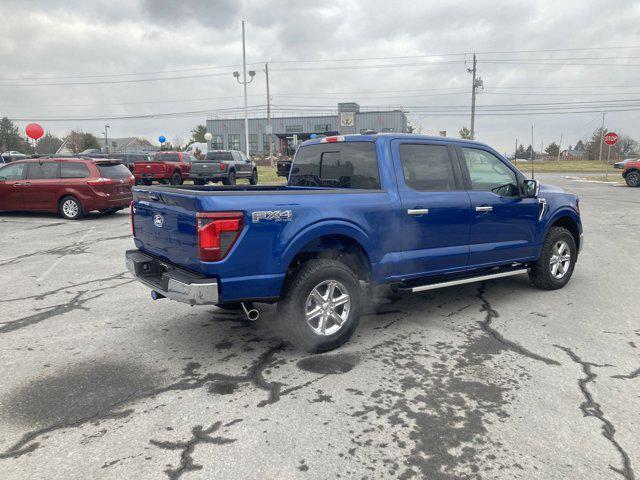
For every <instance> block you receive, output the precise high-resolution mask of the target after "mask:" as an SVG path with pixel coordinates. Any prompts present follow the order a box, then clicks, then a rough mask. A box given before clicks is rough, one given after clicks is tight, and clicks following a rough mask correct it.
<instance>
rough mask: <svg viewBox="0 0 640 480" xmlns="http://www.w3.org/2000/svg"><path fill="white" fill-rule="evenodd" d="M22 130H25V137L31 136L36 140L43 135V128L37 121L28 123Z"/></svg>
mask: <svg viewBox="0 0 640 480" xmlns="http://www.w3.org/2000/svg"><path fill="white" fill-rule="evenodd" d="M24 130H25V132H27V137H29V138H33V139H34V140H37V139H39V138H40V137H41V136H42V135H44V130H43V129H42V127H41V126H40V125H38V124H37V123H30V124H29V125H27V128H25V129H24Z"/></svg>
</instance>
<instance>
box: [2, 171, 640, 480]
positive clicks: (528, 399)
mask: <svg viewBox="0 0 640 480" xmlns="http://www.w3.org/2000/svg"><path fill="white" fill-rule="evenodd" d="M538 178H540V179H542V181H543V182H548V183H554V184H557V185H560V186H563V187H565V188H567V189H568V190H570V191H573V192H576V193H578V194H579V195H580V197H581V207H582V215H583V222H584V227H585V235H586V246H585V249H584V251H583V254H582V255H581V257H580V259H579V261H578V265H577V266H576V270H575V273H574V276H573V279H572V280H571V282H570V284H569V285H568V286H567V287H566V288H565V289H563V290H559V291H553V292H547V291H541V290H536V289H534V288H532V287H530V286H529V284H528V281H527V279H526V276H523V277H522V278H519V277H514V278H512V279H505V280H497V281H492V282H488V283H485V284H472V285H465V286H462V287H453V288H449V289H446V290H440V291H432V292H428V293H424V294H418V295H414V296H406V297H404V298H402V299H400V300H399V301H396V302H394V303H389V304H384V305H379V306H378V307H376V308H375V310H374V309H372V312H371V314H370V315H368V316H367V317H365V318H364V319H363V321H362V322H361V324H360V328H359V330H358V332H357V334H356V336H354V338H353V339H352V340H351V341H350V342H349V343H348V344H347V345H345V346H344V347H342V348H341V349H339V350H337V351H334V352H331V353H328V354H324V355H316V356H310V355H305V354H302V353H301V352H298V351H296V350H294V349H292V348H291V347H289V346H287V345H286V344H284V343H283V342H282V341H281V340H280V337H279V334H278V331H277V329H276V328H274V327H273V324H274V322H273V320H274V318H275V311H274V309H273V308H267V309H265V310H264V312H263V315H262V317H261V318H260V320H258V321H257V322H256V323H255V324H252V323H249V322H246V321H244V320H243V319H242V318H241V317H240V316H238V315H237V314H235V313H228V312H223V311H221V310H218V309H216V308H214V307H211V308H204V307H193V308H192V307H189V306H186V305H182V304H178V303H175V302H169V301H166V300H165V301H157V302H152V301H151V300H150V296H149V291H148V289H146V288H145V287H143V286H142V285H139V284H138V283H136V282H134V281H133V280H132V279H131V277H130V276H129V274H128V273H126V269H125V267H124V262H123V253H124V251H125V250H126V249H127V248H132V246H133V242H132V240H131V237H130V226H129V216H128V212H127V211H122V212H120V213H118V214H117V215H115V216H112V217H103V218H102V217H99V216H92V217H90V218H88V219H85V220H83V221H79V222H67V221H64V220H62V219H60V218H57V217H55V216H49V215H19V214H4V215H0V273H1V274H0V311H1V313H0V356H1V362H0V375H1V378H2V382H1V384H0V385H1V386H0V478H3V479H23V478H30V479H31V478H34V479H39V478H47V479H58V478H60V479H62V478H64V479H70V478H82V479H85V478H100V479H102V478H105V479H107V478H108V479H110V478H113V479H121V478H160V479H161V478H172V479H173V478H185V479H187V478H189V479H195V478H203V479H204V478H206V479H211V478H225V479H226V478H238V479H245V478H247V479H253V478H267V479H284V478H286V479H289V478H314V479H315V478H396V477H397V478H429V479H445V478H446V479H458V478H501V479H502V478H504V479H513V478H527V479H528V478H544V479H556V478H557V479H567V478H571V479H609V478H610V479H627V480H629V479H633V478H635V475H636V474H635V473H634V469H635V472H640V441H639V438H640V436H639V434H638V432H639V431H640V349H639V347H640V308H639V302H638V300H639V299H640V296H639V295H638V282H639V279H640V261H639V259H640V190H638V189H631V188H627V187H623V186H614V185H609V184H601V183H583V182H575V181H569V180H567V179H565V178H564V174H555V175H551V174H546V175H545V174H541V175H539V176H538Z"/></svg>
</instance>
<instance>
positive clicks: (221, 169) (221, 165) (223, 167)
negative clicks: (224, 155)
mask: <svg viewBox="0 0 640 480" xmlns="http://www.w3.org/2000/svg"><path fill="white" fill-rule="evenodd" d="M226 168H227V164H226V163H224V162H220V171H221V172H224V170H225V169H226Z"/></svg>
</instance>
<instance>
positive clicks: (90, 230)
mask: <svg viewBox="0 0 640 480" xmlns="http://www.w3.org/2000/svg"><path fill="white" fill-rule="evenodd" d="M94 228H95V227H91V228H90V229H89V230H87V233H85V234H84V235H83V236H82V238H81V239H80V240H78V242H76V243H81V242H84V241H85V240H86V238H87V237H88V236H89V234H90V233H91V232H93V229H94ZM64 257H66V255H62V256H61V257H60V258H58V259H57V260H56V261H55V262H53V264H52V265H51V266H50V267H49V268H48V269H47V271H46V272H44V273H43V274H42V275H40V276H39V277H38V278H36V283H37V284H38V286H40V282H42V281H43V280H44V279H45V278H47V276H48V275H49V274H50V273H51V272H52V271H53V269H54V268H56V267H57V266H58V265H60V262H61V261H62V260H63V259H64Z"/></svg>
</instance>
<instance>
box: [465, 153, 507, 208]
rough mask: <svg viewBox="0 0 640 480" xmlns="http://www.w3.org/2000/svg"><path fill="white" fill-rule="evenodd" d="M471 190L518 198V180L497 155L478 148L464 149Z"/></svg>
mask: <svg viewBox="0 0 640 480" xmlns="http://www.w3.org/2000/svg"><path fill="white" fill-rule="evenodd" d="M462 151H463V152H464V160H465V162H466V164H467V168H468V170H469V177H470V179H471V188H472V189H473V190H479V191H483V192H493V193H495V194H496V195H500V196H502V197H517V196H518V195H519V191H518V180H517V177H516V174H515V172H514V171H513V170H511V169H510V168H509V167H507V166H506V165H505V164H504V162H502V160H500V159H499V158H498V157H496V156H495V155H492V154H491V153H489V152H485V151H484V150H479V149H477V148H463V149H462Z"/></svg>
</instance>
